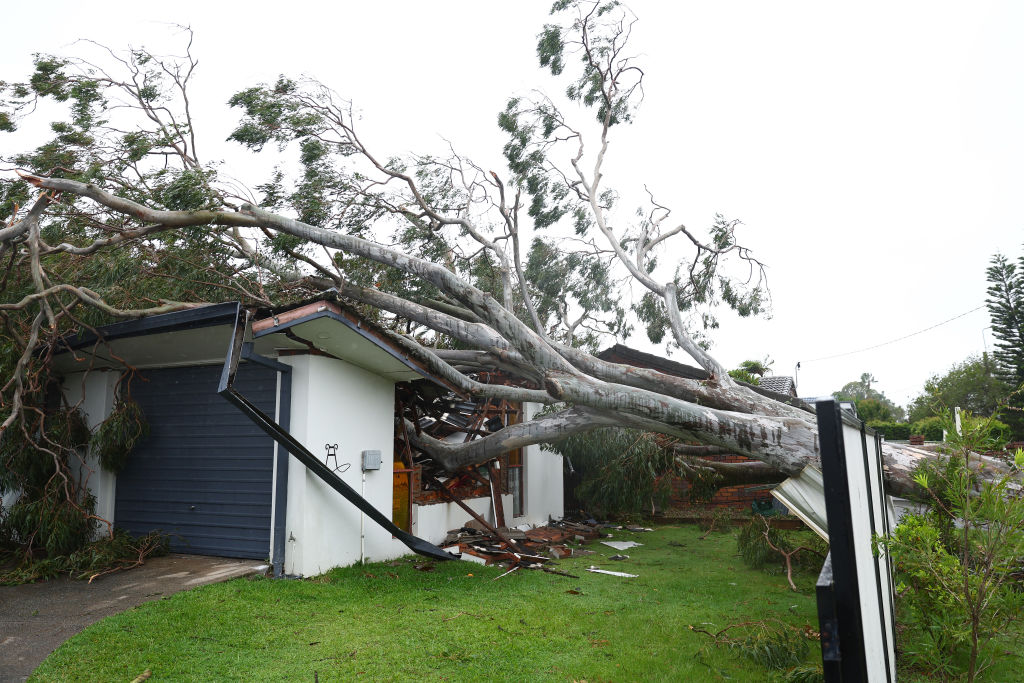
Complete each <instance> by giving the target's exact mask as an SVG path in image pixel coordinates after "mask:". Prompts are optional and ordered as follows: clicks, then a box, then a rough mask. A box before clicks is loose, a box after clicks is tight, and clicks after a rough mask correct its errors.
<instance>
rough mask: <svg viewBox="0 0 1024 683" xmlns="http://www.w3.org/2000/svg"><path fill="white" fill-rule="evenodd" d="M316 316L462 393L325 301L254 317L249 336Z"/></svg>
mask: <svg viewBox="0 0 1024 683" xmlns="http://www.w3.org/2000/svg"><path fill="white" fill-rule="evenodd" d="M319 318H329V319H331V320H334V321H335V322H338V323H341V324H342V325H344V326H345V327H347V328H348V329H350V330H352V331H353V332H355V333H356V334H358V335H359V336H360V337H362V338H363V339H366V340H367V341H368V342H370V343H371V344H373V345H374V346H376V347H377V348H379V349H381V350H382V351H384V352H385V353H387V354H388V355H390V356H391V357H392V358H394V359H395V360H397V361H398V362H400V363H401V364H402V365H404V366H405V367H407V368H409V369H410V370H412V371H413V372H415V373H416V374H418V375H420V376H422V377H424V378H425V379H429V380H430V381H432V382H434V383H436V384H439V385H441V386H443V387H444V388H446V389H449V390H451V391H454V392H455V393H456V394H459V395H462V393H463V392H462V391H461V390H460V389H459V388H458V387H456V386H454V385H452V384H450V383H449V382H447V381H445V380H444V379H442V378H440V377H438V376H437V375H436V374H434V373H433V372H431V371H430V370H428V369H427V368H425V367H423V366H421V365H420V364H419V363H417V362H416V361H414V360H413V359H411V358H409V356H408V355H407V354H405V353H404V352H403V351H402V350H401V349H399V348H396V346H395V345H394V344H392V342H391V341H390V340H389V339H387V338H386V337H381V336H378V334H377V333H376V332H375V331H374V330H373V329H372V328H370V327H369V326H364V325H363V324H362V321H361V320H359V319H358V318H356V316H354V315H352V314H348V315H346V311H344V310H343V309H341V308H339V307H338V306H335V305H334V304H332V303H331V302H329V301H318V302H314V303H312V304H307V305H305V306H301V307H299V308H297V309H294V310H292V311H285V312H283V313H279V314H277V315H273V316H271V317H269V318H265V319H263V320H258V321H256V322H254V323H253V324H252V337H253V339H259V338H260V337H265V336H267V335H269V334H274V333H275V332H283V331H285V330H287V329H289V328H292V327H297V326H298V325H302V324H303V323H308V322H310V321H313V320H317V319H319ZM353 318H355V319H353Z"/></svg>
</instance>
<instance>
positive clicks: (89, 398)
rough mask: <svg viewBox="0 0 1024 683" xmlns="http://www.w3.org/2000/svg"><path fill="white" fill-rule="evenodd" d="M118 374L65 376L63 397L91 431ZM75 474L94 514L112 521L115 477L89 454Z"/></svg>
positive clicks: (106, 408)
mask: <svg viewBox="0 0 1024 683" xmlns="http://www.w3.org/2000/svg"><path fill="white" fill-rule="evenodd" d="M120 376H121V373H120V372H116V371H110V370H93V371H91V372H88V373H85V372H76V373H74V374H71V375H68V376H67V377H66V378H65V380H64V387H63V388H64V396H65V398H66V399H67V401H68V404H69V405H71V406H77V407H78V409H79V410H80V411H81V412H82V414H83V415H84V416H85V422H86V424H87V425H89V429H91V430H95V429H96V426H97V425H99V424H100V423H101V422H103V420H105V419H107V416H108V415H110V411H111V410H112V409H113V407H114V388H115V386H116V384H117V380H118V378H119V377H120ZM78 475H79V477H81V478H82V480H83V481H85V482H86V484H87V486H88V487H89V491H90V492H91V493H92V495H93V496H95V497H96V515H97V516H98V517H100V518H102V519H105V520H107V521H108V522H110V523H111V524H114V523H115V521H114V502H115V495H116V493H117V487H116V484H117V477H116V476H115V475H114V474H112V473H111V472H108V471H107V470H105V469H103V468H102V467H100V464H99V461H98V459H97V458H96V456H94V455H92V454H91V453H90V454H88V455H87V456H86V459H85V463H84V464H83V465H82V467H81V468H79V472H78ZM5 504H6V503H5ZM107 531H108V529H107V527H106V525H105V524H103V525H101V526H100V528H98V529H97V530H96V533H97V535H101V534H105V533H106V532H107Z"/></svg>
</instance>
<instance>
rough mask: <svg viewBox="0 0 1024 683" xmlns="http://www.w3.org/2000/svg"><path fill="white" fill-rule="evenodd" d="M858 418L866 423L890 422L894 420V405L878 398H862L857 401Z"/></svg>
mask: <svg viewBox="0 0 1024 683" xmlns="http://www.w3.org/2000/svg"><path fill="white" fill-rule="evenodd" d="M856 405H857V417H859V418H860V419H862V420H864V421H865V422H888V421H890V420H892V418H893V406H892V403H890V402H888V401H886V402H882V401H880V400H878V399H877V398H862V399H860V400H859V401H857V404H856Z"/></svg>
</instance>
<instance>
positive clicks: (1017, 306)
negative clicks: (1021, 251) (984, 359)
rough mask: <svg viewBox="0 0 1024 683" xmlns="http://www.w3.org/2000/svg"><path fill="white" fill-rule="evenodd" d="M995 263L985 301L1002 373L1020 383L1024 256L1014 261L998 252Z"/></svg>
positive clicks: (1023, 344) (988, 273)
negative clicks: (990, 317) (990, 318)
mask: <svg viewBox="0 0 1024 683" xmlns="http://www.w3.org/2000/svg"><path fill="white" fill-rule="evenodd" d="M991 264H992V265H990V266H989V268H988V270H987V271H985V273H986V276H987V278H986V279H987V280H988V283H989V287H988V298H987V299H985V303H986V304H987V305H988V312H989V315H991V316H992V336H994V337H995V338H996V351H995V353H994V354H993V355H994V356H995V360H996V367H997V370H998V373H999V375H1000V377H1001V378H1002V379H1003V380H1004V381H1005V382H1007V383H1008V384H1011V385H1012V386H1014V387H1018V386H1020V385H1021V384H1022V383H1024V257H1021V258H1019V259H1018V260H1017V263H1016V264H1014V263H1012V262H1010V261H1008V260H1007V259H1006V257H1005V256H1003V255H1002V254H996V255H995V256H993V257H992V261H991ZM1018 267H1019V268H1018Z"/></svg>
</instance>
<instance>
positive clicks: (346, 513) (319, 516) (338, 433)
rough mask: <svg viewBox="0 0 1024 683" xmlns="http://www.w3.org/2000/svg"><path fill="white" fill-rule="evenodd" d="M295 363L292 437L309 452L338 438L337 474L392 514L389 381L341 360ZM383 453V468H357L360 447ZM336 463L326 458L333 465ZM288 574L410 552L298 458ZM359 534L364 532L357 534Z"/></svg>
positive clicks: (320, 452)
mask: <svg viewBox="0 0 1024 683" xmlns="http://www.w3.org/2000/svg"><path fill="white" fill-rule="evenodd" d="M281 360H282V361H283V362H286V363H288V364H289V365H291V366H292V368H293V370H292V411H291V426H290V430H289V431H291V433H292V435H293V436H294V437H295V438H296V439H298V440H299V441H300V442H301V443H302V444H303V445H304V446H306V448H308V449H309V450H310V451H311V452H312V453H313V454H314V455H317V456H319V457H324V458H326V451H325V449H324V444H327V443H331V444H334V443H337V444H338V462H339V463H344V462H349V463H351V464H352V466H351V467H350V468H349V469H348V470H347V471H346V472H344V473H339V476H340V477H341V478H342V480H343V481H345V483H347V484H348V485H349V486H351V487H353V488H354V489H355V490H356V491H359V492H361V493H362V495H363V497H364V498H366V499H367V500H368V501H369V502H370V503H371V504H372V505H373V506H374V507H376V508H377V509H378V510H380V511H381V512H382V513H384V514H385V515H386V516H387V517H389V518H390V517H391V505H392V488H393V481H392V479H393V476H392V475H393V470H394V463H393V453H392V451H393V439H394V433H393V432H394V414H395V388H394V382H393V381H391V380H389V379H385V378H382V377H380V376H378V375H375V374H373V373H370V372H368V371H366V370H363V369H362V368H358V367H356V366H354V365H351V364H349V363H346V362H344V361H340V360H335V359H333V358H326V357H323V356H289V357H285V358H282V359H281ZM364 450H379V451H380V452H381V468H380V470H374V471H369V472H366V473H365V475H364V473H363V472H362V468H361V465H362V458H361V453H362V451H364ZM333 464H334V461H333V460H332V461H331V465H332V466H333ZM286 533H287V534H288V535H287V542H286V551H285V572H286V573H288V574H301V575H303V576H312V575H316V574H321V573H323V572H325V571H327V570H328V569H331V568H332V567H337V566H344V565H349V564H354V563H356V562H359V561H361V560H365V561H378V560H385V559H390V558H394V557H399V556H401V555H404V554H405V553H407V552H408V550H407V549H406V548H405V546H404V545H403V544H402V543H401V542H399V541H397V540H395V539H394V538H392V536H391V534H390V533H388V532H387V531H385V530H384V529H382V528H380V527H379V526H377V524H375V523H374V522H373V521H371V520H369V519H364V515H363V514H362V513H360V512H359V510H358V509H357V508H356V507H355V506H354V505H352V504H351V503H349V502H348V501H347V500H345V499H344V498H342V497H341V495H339V494H338V493H337V492H336V491H334V489H332V488H330V487H329V486H328V485H327V484H326V483H324V482H323V481H321V480H320V478H319V477H317V476H316V475H314V474H312V473H311V472H309V471H308V470H307V469H306V468H305V467H304V466H303V465H302V464H301V463H299V462H298V461H297V460H296V459H295V458H291V459H290V461H289V464H288V512H287V523H286ZM361 533H362V538H361V537H360V536H361Z"/></svg>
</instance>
